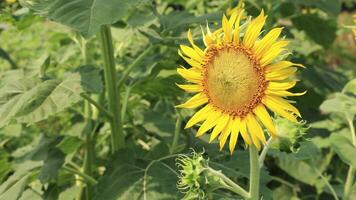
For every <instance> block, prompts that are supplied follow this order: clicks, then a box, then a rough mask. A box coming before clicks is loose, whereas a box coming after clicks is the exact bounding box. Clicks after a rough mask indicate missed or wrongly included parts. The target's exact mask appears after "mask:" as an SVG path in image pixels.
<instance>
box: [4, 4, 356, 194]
mask: <svg viewBox="0 0 356 200" xmlns="http://www.w3.org/2000/svg"><path fill="white" fill-rule="evenodd" d="M237 3H238V1H236V0H235V1H220V0H212V1H204V0H192V1H191V0H179V1H173V0H154V1H148V0H103V1H95V0H18V1H14V0H7V1H1V2H0V41H1V42H0V200H16V199H21V200H28V199H31V200H32V199H34V200H37V199H61V200H68V199H97V200H102V199H105V200H116V199H120V200H124V199H154V200H155V199H158V200H160V199H162V200H166V199H167V200H168V199H169V200H170V199H182V198H184V197H185V198H186V199H198V198H202V199H218V200H219V199H220V200H223V199H224V200H227V199H238V198H241V197H240V196H238V195H237V194H236V193H234V192H233V191H231V190H229V189H226V188H220V187H219V186H220V184H222V183H223V181H222V180H223V179H221V177H220V178H216V177H214V176H212V175H211V174H209V173H208V172H207V171H206V168H211V169H212V170H213V169H215V170H216V172H221V173H223V174H225V175H226V177H228V178H229V179H230V180H232V181H234V182H236V183H239V184H240V185H241V187H243V188H248V174H249V169H250V168H249V167H250V164H249V155H248V152H247V151H246V150H245V147H244V145H243V143H242V142H241V141H239V142H238V144H237V146H238V150H237V151H236V152H235V153H234V154H233V155H230V153H229V151H228V150H227V149H222V150H221V151H219V149H218V144H217V143H215V142H213V143H211V144H209V142H208V141H209V140H208V139H209V138H208V136H203V137H201V138H196V137H194V134H195V132H196V130H194V129H184V128H183V127H184V126H185V123H186V119H188V117H189V116H191V115H192V113H191V111H188V110H175V108H174V106H175V105H177V104H178V102H181V100H182V99H185V98H186V96H185V95H184V93H182V92H181V91H180V90H179V89H178V88H177V87H176V85H175V83H181V82H182V81H183V80H182V79H180V78H179V76H177V73H176V68H177V66H178V65H185V63H184V61H182V59H180V58H179V57H178V55H177V48H178V46H179V44H187V43H188V40H187V39H186V33H187V30H188V29H191V30H192V33H193V37H194V38H195V39H197V44H198V45H203V41H202V39H201V38H202V37H201V26H202V27H205V24H206V23H207V22H209V23H210V24H209V26H210V27H212V29H215V27H217V26H218V25H219V23H221V22H220V18H221V16H222V14H223V13H225V12H226V10H227V9H228V8H231V7H233V6H235V5H237ZM354 3H355V2H354V1H353V0H328V1H324V0H312V1H309V0H308V1H307V0H283V1H277V0H268V1H262V0H245V8H246V10H247V12H248V14H250V15H253V16H256V15H257V14H258V13H259V11H260V10H261V9H264V11H265V13H267V14H268V16H269V17H268V21H267V24H266V26H267V28H268V29H270V28H273V27H277V26H284V27H285V28H284V29H283V34H284V35H286V39H288V40H290V41H291V43H290V45H289V47H288V48H289V49H291V50H293V55H292V56H290V57H291V58H292V60H293V61H294V62H297V63H302V64H303V65H305V66H306V69H303V70H300V71H301V72H300V73H299V74H298V79H299V80H300V84H298V88H296V90H298V91H304V90H307V94H306V95H305V96H304V97H302V98H299V99H298V102H296V103H297V105H298V108H300V109H301V113H302V115H303V118H302V119H303V121H302V122H299V123H296V124H295V123H290V122H287V121H285V120H283V119H281V118H278V117H275V118H274V119H273V120H274V122H275V123H276V124H277V128H278V132H279V133H280V136H281V137H279V138H278V139H276V140H274V141H273V142H272V144H271V146H270V147H271V150H270V151H268V153H267V156H266V159H265V166H264V167H262V170H261V183H260V188H261V195H262V196H263V199H278V200H280V199H286V200H287V199H294V200H297V199H332V198H333V196H335V195H334V194H333V193H336V195H337V196H338V197H339V198H342V197H344V195H345V194H344V191H343V190H344V188H345V187H346V186H347V184H348V183H347V181H346V180H347V177H348V170H349V169H348V166H351V168H352V167H353V168H356V162H355V159H354V158H355V156H356V147H355V144H354V143H353V142H354V141H353V137H354V136H353V135H352V131H350V128H351V125H353V124H354V119H355V114H356V79H355V74H356V68H355V67H354V66H355V65H356V59H355V56H354V55H355V54H356V51H355V49H356V48H355V44H356V42H355V38H354V36H353V35H352V30H350V29H349V28H347V27H352V23H353V22H352V17H351V15H352V14H351V12H350V10H352V9H355V7H354V5H353V4H354ZM103 25H111V31H112V39H113V44H114V45H113V47H114V48H113V50H114V51H113V54H114V60H113V61H114V64H116V68H115V70H116V74H114V77H115V79H116V81H117V85H116V86H117V87H116V86H115V87H116V88H117V91H118V92H119V94H120V96H119V99H118V100H119V101H118V103H119V104H120V109H121V112H120V115H121V116H120V117H121V122H122V127H123V134H124V137H125V142H126V146H125V147H124V148H122V149H120V150H119V151H117V152H115V153H112V152H111V150H112V149H111V144H110V142H111V139H110V137H111V135H112V131H111V130H112V128H111V126H110V125H111V122H112V120H111V117H112V114H113V113H111V111H110V110H107V107H108V101H107V96H106V95H107V94H106V90H107V87H108V85H107V83H106V82H105V80H106V79H105V78H106V77H105V73H104V70H103V69H104V67H105V64H104V59H105V56H106V55H103V52H102V44H101V41H100V37H99V36H100V34H101V31H102V27H104V26H103ZM114 114H117V113H114ZM350 132H351V134H350ZM191 149H194V151H195V152H204V153H194V154H193V155H191V153H190V152H191ZM179 155H180V156H181V157H179ZM177 158H178V159H177ZM179 158H180V159H179ZM176 159H177V160H176ZM176 163H181V165H177V164H176ZM182 166H183V167H182ZM182 168H183V169H184V171H181V172H180V171H179V170H182ZM180 173H182V174H180ZM179 180H180V181H181V182H179ZM182 180H183V181H182ZM183 182H184V184H183ZM177 183H178V185H177ZM188 185H189V187H188ZM181 187H188V191H186V190H185V192H186V193H181V191H180V190H179V189H178V188H181ZM186 189H187V188H186ZM202 194H204V195H202ZM348 198H349V199H354V198H356V183H355V182H352V184H351V187H350V192H349V196H348Z"/></svg>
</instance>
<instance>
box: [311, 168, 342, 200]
mask: <svg viewBox="0 0 356 200" xmlns="http://www.w3.org/2000/svg"><path fill="white" fill-rule="evenodd" d="M314 170H315V171H316V172H317V174H318V175H319V176H320V178H321V179H322V180H323V181H324V183H325V184H326V186H327V187H328V188H329V190H330V192H331V194H332V195H333V197H334V199H335V200H339V197H338V196H337V194H336V191H335V190H334V188H333V187H332V186H331V184H330V183H329V181H328V179H327V178H325V176H324V175H323V174H322V173H321V172H320V170H319V169H318V168H316V167H314Z"/></svg>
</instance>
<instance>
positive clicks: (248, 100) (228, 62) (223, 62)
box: [204, 45, 267, 117]
mask: <svg viewBox="0 0 356 200" xmlns="http://www.w3.org/2000/svg"><path fill="white" fill-rule="evenodd" d="M207 55H208V56H207V61H206V64H205V71H204V92H205V93H206V94H207V96H208V97H209V102H210V103H212V104H213V105H214V106H215V107H217V108H219V109H221V110H223V111H224V112H225V113H229V114H230V115H233V116H239V117H244V116H245V115H246V114H248V113H249V112H251V111H252V109H253V108H255V107H256V106H257V105H258V104H259V103H260V102H261V99H262V97H263V95H264V91H265V88H266V85H267V81H266V80H265V77H264V73H263V70H262V69H261V67H260V66H259V64H258V62H257V61H256V59H255V58H254V56H253V55H252V53H250V51H248V50H247V49H245V48H244V47H242V46H237V47H236V46H227V45H225V46H221V47H213V48H211V49H209V50H208V53H207Z"/></svg>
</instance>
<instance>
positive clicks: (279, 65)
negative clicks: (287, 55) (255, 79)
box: [266, 61, 305, 73]
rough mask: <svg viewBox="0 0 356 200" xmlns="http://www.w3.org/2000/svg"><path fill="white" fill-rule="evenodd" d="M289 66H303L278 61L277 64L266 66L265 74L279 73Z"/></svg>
mask: <svg viewBox="0 0 356 200" xmlns="http://www.w3.org/2000/svg"><path fill="white" fill-rule="evenodd" d="M291 66H297V67H303V68H305V67H304V65H302V64H296V63H292V62H289V61H279V62H277V63H273V64H270V65H268V66H266V72H267V73H268V72H274V71H279V70H281V69H285V68H287V67H291Z"/></svg>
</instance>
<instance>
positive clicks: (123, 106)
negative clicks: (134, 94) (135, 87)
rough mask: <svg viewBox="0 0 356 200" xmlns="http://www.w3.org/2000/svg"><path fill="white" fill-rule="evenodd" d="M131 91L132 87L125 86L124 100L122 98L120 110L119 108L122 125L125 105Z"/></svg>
mask: <svg viewBox="0 0 356 200" xmlns="http://www.w3.org/2000/svg"><path fill="white" fill-rule="evenodd" d="M131 89H132V86H127V87H126V90H125V94H124V98H123V101H122V108H121V120H122V123H124V121H125V117H126V109H127V103H128V101H129V97H130V93H131Z"/></svg>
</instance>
